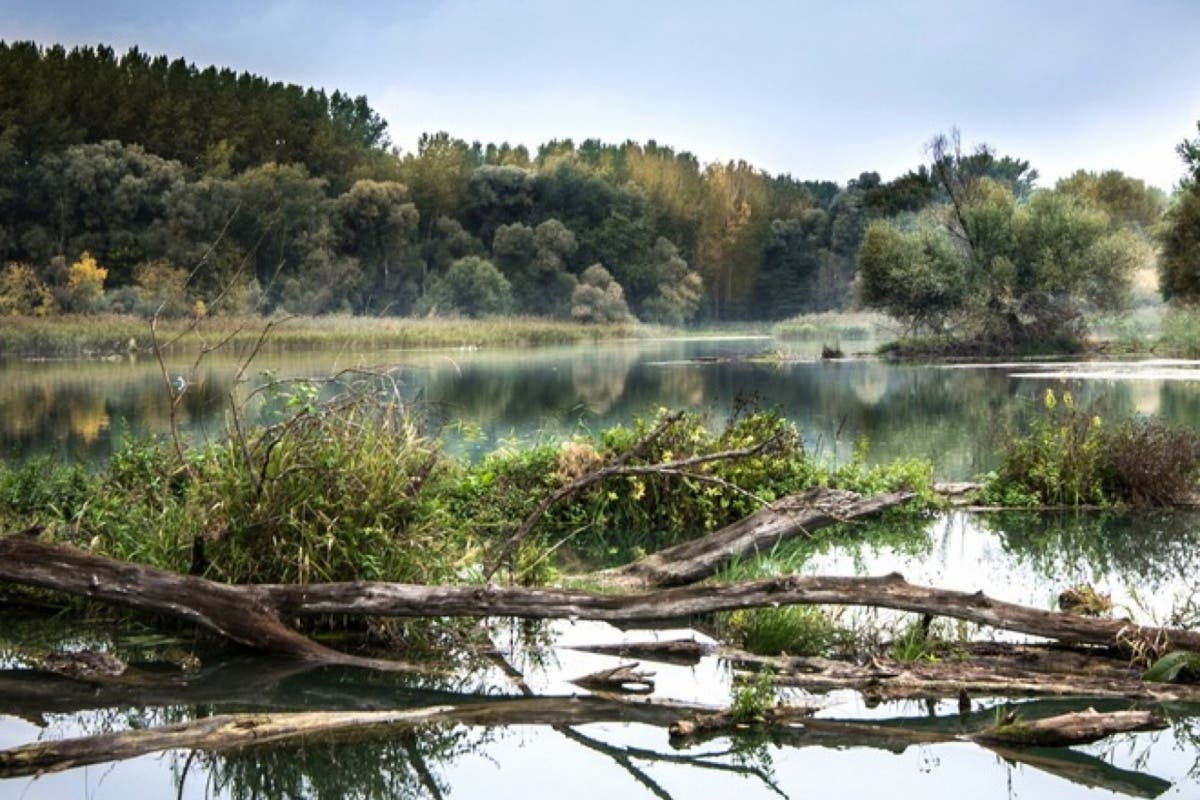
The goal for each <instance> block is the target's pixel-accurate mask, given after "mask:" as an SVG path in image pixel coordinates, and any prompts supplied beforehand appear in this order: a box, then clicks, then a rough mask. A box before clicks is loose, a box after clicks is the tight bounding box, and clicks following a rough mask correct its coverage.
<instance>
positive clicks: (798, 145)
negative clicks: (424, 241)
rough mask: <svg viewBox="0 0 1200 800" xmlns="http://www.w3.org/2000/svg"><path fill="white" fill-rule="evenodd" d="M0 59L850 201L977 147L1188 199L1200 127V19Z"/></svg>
mask: <svg viewBox="0 0 1200 800" xmlns="http://www.w3.org/2000/svg"><path fill="white" fill-rule="evenodd" d="M0 38H4V39H6V40H13V39H35V40H37V41H39V42H42V43H51V42H60V43H63V44H67V45H73V44H95V43H100V42H103V43H108V44H112V45H113V46H115V47H117V48H118V49H119V50H123V49H125V48H126V47H128V46H130V45H133V44H137V45H139V46H141V47H142V48H143V49H144V50H147V51H149V52H152V53H160V52H161V53H167V54H169V55H171V56H183V57H185V58H187V59H189V60H192V61H195V62H197V63H199V64H201V65H207V64H209V63H215V64H219V65H223V66H230V67H234V68H237V69H247V70H251V71H253V72H258V73H262V74H265V75H267V76H268V77H271V78H274V79H278V80H284V81H289V82H294V83H301V84H305V85H317V86H324V87H326V88H328V89H334V88H341V89H344V90H347V91H349V92H351V93H354V94H362V93H365V94H367V95H368V96H369V97H370V100H371V102H372V105H373V106H374V107H375V108H376V109H378V110H379V111H380V112H381V113H382V114H383V115H384V116H385V117H386V118H387V120H388V122H389V124H390V128H391V136H392V140H393V142H394V143H395V144H396V145H398V146H399V147H401V148H404V149H409V148H412V147H414V146H415V143H416V139H417V136H418V135H419V134H420V133H421V132H423V131H436V130H447V131H450V132H451V133H452V134H454V135H456V136H460V137H462V138H465V139H469V140H474V139H478V140H481V141H485V142H486V141H496V142H500V141H505V140H507V141H510V142H514V143H516V142H520V143H524V144H527V145H529V146H531V147H532V146H535V145H536V144H538V143H540V142H543V141H545V140H548V139H551V138H563V137H571V138H574V139H576V140H577V141H578V140H581V139H584V138H587V137H599V138H602V139H605V140H608V141H622V140H624V139H630V138H631V139H637V140H641V141H644V140H646V139H651V138H653V139H657V140H658V141H659V142H660V143H666V144H671V145H673V146H675V147H676V148H678V149H685V150H690V151H692V152H693V153H695V154H697V155H698V156H699V157H700V158H701V159H702V160H703V161H711V160H724V159H729V158H744V159H746V160H747V161H750V162H752V163H754V164H755V165H757V166H760V167H762V168H764V169H767V170H770V171H772V172H791V173H792V174H794V175H797V176H800V177H812V178H829V179H834V180H838V181H845V180H846V179H848V178H851V177H854V176H855V175H856V174H857V173H858V172H860V171H862V170H867V169H874V170H878V171H879V172H880V173H882V174H883V175H884V177H885V178H887V177H891V176H894V175H896V174H898V173H900V172H903V171H904V170H906V169H908V168H909V167H911V166H915V165H916V164H918V163H920V162H921V161H922V160H923V157H924V155H923V143H924V142H926V141H927V140H928V139H929V138H930V136H931V135H932V134H934V133H935V132H937V131H939V130H945V129H948V128H949V127H950V126H951V125H958V126H959V128H961V129H962V132H963V138H964V141H966V142H968V143H974V142H977V141H986V142H989V143H991V144H992V145H994V146H995V147H996V148H997V149H999V150H1000V151H1001V152H1004V153H1012V154H1016V155H1020V156H1022V157H1024V158H1028V159H1029V160H1030V161H1032V162H1033V164H1034V166H1035V167H1037V168H1038V169H1039V170H1040V171H1041V172H1042V175H1043V176H1044V178H1043V181H1042V183H1043V185H1045V184H1047V183H1050V182H1052V179H1053V178H1056V177H1059V176H1061V175H1064V174H1067V173H1069V172H1071V171H1073V170H1074V169H1076V168H1079V167H1084V168H1088V169H1104V168H1109V167H1116V168H1119V169H1122V170H1124V171H1126V172H1128V173H1130V174H1133V175H1136V176H1138V177H1142V178H1145V179H1146V180H1148V181H1150V182H1152V183H1155V184H1157V185H1160V186H1163V187H1164V188H1167V187H1169V186H1171V185H1172V184H1173V183H1174V182H1175V181H1176V180H1177V179H1178V178H1179V176H1180V174H1181V172H1182V170H1181V166H1180V164H1179V161H1178V159H1177V157H1176V156H1175V154H1174V152H1173V148H1174V145H1175V143H1176V142H1178V141H1180V140H1181V139H1183V138H1184V137H1185V136H1188V135H1192V134H1194V132H1195V126H1196V121H1197V119H1200V0H1140V1H1138V2H1134V1H1132V0H1131V1H1130V2H1115V1H1113V0H1088V1H1087V2H1084V1H1083V0H1041V1H1040V2H1030V1H1029V0H1007V1H1004V0H992V2H977V1H972V2H958V3H949V2H932V1H930V0H919V1H917V0H914V1H913V2H828V3H809V2H795V3H784V2H761V1H760V0H740V2H735V3H714V2H703V1H701V2H691V3H672V2H655V1H654V0H640V2H630V1H629V0H615V1H613V2H598V1H597V2H589V3H580V2H573V3H568V2H550V0H533V1H532V2H508V3H501V2H468V1H467V0H417V1H415V2H382V0H366V1H364V2H358V3H334V2H316V1H315V0H277V2H267V3H251V2H244V3H241V2H231V0H209V2H203V3H197V2H189V3H179V4H176V3H171V2H150V1H149V0H123V1H121V2H100V1H99V0H92V1H91V2H86V1H85V0H61V1H60V0H0Z"/></svg>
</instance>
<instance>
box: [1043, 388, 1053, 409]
mask: <svg viewBox="0 0 1200 800" xmlns="http://www.w3.org/2000/svg"><path fill="white" fill-rule="evenodd" d="M1042 402H1043V403H1044V404H1045V406H1046V410H1047V411H1053V410H1054V406H1055V405H1056V403H1055V400H1054V390H1053V389H1047V390H1046V396H1045V397H1044V398H1042Z"/></svg>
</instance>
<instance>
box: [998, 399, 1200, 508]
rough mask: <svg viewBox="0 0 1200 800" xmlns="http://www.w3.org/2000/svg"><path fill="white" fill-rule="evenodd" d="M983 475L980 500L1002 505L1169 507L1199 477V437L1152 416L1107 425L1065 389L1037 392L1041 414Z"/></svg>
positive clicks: (1180, 499) (1185, 494)
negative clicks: (1146, 505) (1078, 405)
mask: <svg viewBox="0 0 1200 800" xmlns="http://www.w3.org/2000/svg"><path fill="white" fill-rule="evenodd" d="M1001 458H1002V463H1001V465H1000V467H999V469H997V470H996V471H995V472H994V473H990V474H989V475H987V476H985V487H984V492H983V497H984V500H985V502H987V503H992V504H995V505H1005V506H1083V505H1107V504H1112V503H1122V502H1124V503H1135V504H1150V505H1172V504H1175V503H1179V502H1183V501H1185V500H1187V499H1188V498H1189V497H1190V495H1191V494H1192V493H1193V492H1194V491H1195V488H1196V480H1197V478H1198V477H1200V432H1197V431H1194V430H1191V429H1188V428H1181V427H1174V426H1171V425H1168V424H1167V423H1165V422H1163V421H1161V420H1158V419H1145V418H1132V419H1125V420H1121V421H1119V422H1117V423H1116V424H1115V425H1113V424H1108V425H1106V424H1105V422H1104V421H1103V419H1102V418H1101V416H1100V415H1099V414H1097V413H1095V412H1094V411H1092V410H1084V409H1081V408H1078V407H1077V406H1076V404H1075V401H1074V398H1073V396H1072V395H1071V393H1070V392H1063V393H1062V395H1061V397H1059V396H1058V395H1056V394H1055V392H1054V390H1053V389H1047V390H1046V392H1045V394H1044V395H1043V400H1042V409H1041V413H1040V414H1038V415H1037V416H1035V418H1034V419H1033V421H1032V422H1031V423H1030V425H1029V431H1028V432H1027V433H1025V434H1024V435H1020V436H1015V437H1013V438H1012V439H1011V440H1010V441H1009V442H1008V444H1007V445H1006V446H1005V447H1004V450H1003V452H1002V454H1001Z"/></svg>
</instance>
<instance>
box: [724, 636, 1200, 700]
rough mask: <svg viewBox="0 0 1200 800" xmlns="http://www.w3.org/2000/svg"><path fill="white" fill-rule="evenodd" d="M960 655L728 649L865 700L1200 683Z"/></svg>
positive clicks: (1089, 664) (814, 686)
mask: <svg viewBox="0 0 1200 800" xmlns="http://www.w3.org/2000/svg"><path fill="white" fill-rule="evenodd" d="M966 649H967V653H966V657H965V658H963V659H942V660H938V661H913V662H902V661H896V660H894V659H891V658H886V657H879V658H875V659H872V660H871V661H870V662H869V663H866V664H855V663H850V662H847V661H835V660H832V659H826V658H812V657H799V656H774V657H772V656H757V655H753V654H750V653H744V652H740V651H734V650H729V649H726V650H725V651H723V654H724V655H725V657H726V658H728V659H730V660H732V661H733V662H734V663H735V664H737V665H740V666H741V667H742V668H744V669H746V670H748V671H751V672H757V671H758V670H760V669H761V668H762V667H764V666H766V667H770V668H771V670H772V672H773V673H774V675H773V677H772V680H773V681H774V682H775V683H776V684H777V685H779V686H788V687H793V688H799V689H805V690H807V691H810V692H828V691H833V690H836V689H855V690H858V691H860V692H862V693H863V695H864V696H865V697H866V698H867V699H868V700H871V701H884V700H900V699H942V698H956V697H959V696H960V695H961V693H963V692H964V691H965V692H966V693H967V695H968V697H983V696H997V697H1092V698H1098V697H1111V698H1121V699H1127V700H1152V701H1156V702H1184V703H1194V702H1200V686H1196V685H1187V684H1165V683H1147V682H1145V681H1143V680H1142V679H1141V675H1140V672H1139V671H1138V670H1137V669H1135V668H1133V667H1131V666H1130V664H1129V662H1128V660H1127V659H1121V658H1109V657H1106V656H1105V655H1104V654H1102V653H1086V652H1078V651H1069V650H1063V649H1053V648H1046V647H1037V646H1022V645H995V644H987V645H979V646H973V647H968V648H966Z"/></svg>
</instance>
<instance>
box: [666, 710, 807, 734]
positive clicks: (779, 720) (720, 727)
mask: <svg viewBox="0 0 1200 800" xmlns="http://www.w3.org/2000/svg"><path fill="white" fill-rule="evenodd" d="M816 710H817V709H816V708H814V707H811V706H793V705H782V706H774V707H772V708H767V709H764V710H763V714H762V718H761V719H756V720H754V721H753V722H745V721H743V720H740V719H738V717H737V716H736V715H735V714H734V713H733V712H732V711H729V710H723V711H718V712H716V713H712V714H696V715H694V716H691V717H686V718H684V719H680V720H676V721H675V722H673V723H671V727H669V728H668V729H667V732H668V733H670V734H671V736H672V737H674V738H678V739H687V738H689V737H696V736H706V737H711V736H713V735H721V734H727V733H730V732H736V731H738V730H745V729H749V728H764V727H770V726H775V725H788V724H791V723H794V722H798V721H800V720H804V719H808V718H809V717H811V716H812V715H813V714H814V713H816Z"/></svg>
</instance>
